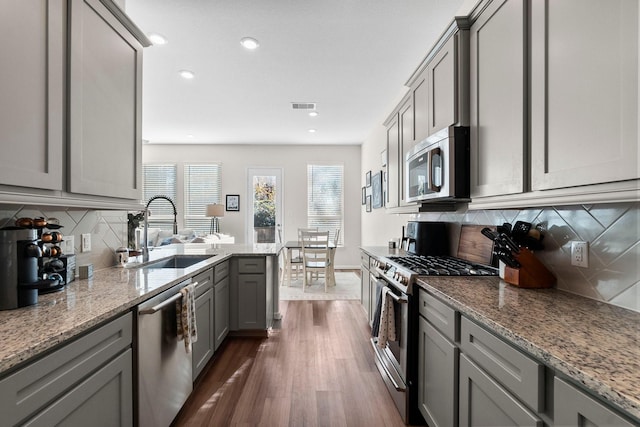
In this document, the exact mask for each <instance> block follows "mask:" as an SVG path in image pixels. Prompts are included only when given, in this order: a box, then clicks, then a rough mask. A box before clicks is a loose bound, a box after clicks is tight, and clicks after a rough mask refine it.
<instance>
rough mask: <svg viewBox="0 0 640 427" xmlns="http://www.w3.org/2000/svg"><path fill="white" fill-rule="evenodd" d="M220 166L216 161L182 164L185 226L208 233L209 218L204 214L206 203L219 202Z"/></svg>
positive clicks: (220, 197)
mask: <svg viewBox="0 0 640 427" xmlns="http://www.w3.org/2000/svg"><path fill="white" fill-rule="evenodd" d="M220 175H221V166H220V164H217V163H208V164H185V165H184V224H185V228H187V229H191V230H194V231H196V232H200V233H208V232H209V229H210V226H211V218H208V217H206V216H205V212H206V208H207V205H209V204H212V203H221V199H222V195H221V192H222V189H221V187H222V186H221V179H220V178H221V177H220Z"/></svg>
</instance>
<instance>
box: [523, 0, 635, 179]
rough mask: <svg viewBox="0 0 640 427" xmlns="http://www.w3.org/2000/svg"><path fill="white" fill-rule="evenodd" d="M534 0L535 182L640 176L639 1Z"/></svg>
mask: <svg viewBox="0 0 640 427" xmlns="http://www.w3.org/2000/svg"><path fill="white" fill-rule="evenodd" d="M531 8H532V15H531V29H532V36H531V49H532V52H531V53H532V57H531V58H532V61H531V68H532V69H531V156H532V170H531V177H532V189H533V190H544V189H551V188H562V187H570V186H576V185H584V184H596V183H605V182H612V181H620V180H626V179H635V178H638V177H640V175H639V173H638V164H640V162H639V160H640V157H639V151H638V1H637V0H611V1H607V2H602V1H596V0H588V1H585V0H566V1H551V2H544V1H534V2H532V3H531Z"/></svg>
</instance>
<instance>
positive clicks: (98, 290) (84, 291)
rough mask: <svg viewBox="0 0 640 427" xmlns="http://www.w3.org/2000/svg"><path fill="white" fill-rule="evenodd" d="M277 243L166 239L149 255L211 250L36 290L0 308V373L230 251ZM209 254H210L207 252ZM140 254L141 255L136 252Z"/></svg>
mask: <svg viewBox="0 0 640 427" xmlns="http://www.w3.org/2000/svg"><path fill="white" fill-rule="evenodd" d="M279 249H280V248H279V245H274V244H257V245H253V246H251V245H210V244H187V245H170V246H167V247H163V248H162V249H156V250H153V251H151V253H150V260H151V261H153V260H158V259H162V258H165V257H169V256H172V255H212V258H210V259H207V260H206V261H202V262H199V263H197V264H194V265H193V266H191V267H188V268H180V269H152V270H143V269H137V268H136V267H138V266H140V265H141V263H139V262H136V261H135V259H134V260H132V262H131V263H130V264H129V265H128V266H127V267H126V268H118V267H112V268H106V269H102V270H97V271H95V272H94V274H93V277H91V278H90V279H84V280H79V279H76V280H74V281H73V282H71V283H70V284H69V285H67V286H66V287H65V288H63V290H62V291H59V292H53V293H50V294H45V295H39V296H38V303H37V304H36V305H33V306H29V307H23V308H19V309H16V310H3V311H0V375H2V374H3V373H4V372H5V371H8V370H11V369H12V368H14V367H17V366H18V365H20V364H21V363H22V362H24V361H26V360H29V359H31V358H32V357H34V356H37V355H40V354H43V353H45V352H47V350H49V349H52V348H53V347H56V346H57V345H58V344H61V343H63V342H64V341H66V340H68V339H70V338H73V337H74V336H76V335H78V334H81V333H82V332H84V331H87V330H88V329H90V328H92V327H93V326H96V325H98V324H100V323H102V322H104V321H106V320H108V319H111V318H113V317H114V316H117V315H119V314H120V313H124V312H126V311H128V310H131V309H132V308H133V307H134V306H136V305H137V304H139V303H141V302H142V301H145V300H147V299H149V298H150V297H152V296H154V295H157V294H159V293H160V292H162V291H164V290H165V289H168V288H170V287H171V286H172V285H175V284H177V283H179V282H180V281H182V280H183V279H184V278H185V276H193V275H194V274H198V273H200V272H202V271H205V270H206V269H207V268H211V267H212V266H213V265H215V264H217V263H219V262H222V261H224V260H226V259H229V258H230V257H231V256H270V255H276V254H277V253H278V250H279ZM213 255H215V256H213ZM139 258H141V257H139Z"/></svg>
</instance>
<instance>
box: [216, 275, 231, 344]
mask: <svg viewBox="0 0 640 427" xmlns="http://www.w3.org/2000/svg"><path fill="white" fill-rule="evenodd" d="M214 289H215V297H214V302H215V322H214V329H215V349H216V350H217V349H218V347H220V344H222V342H223V341H224V339H225V338H226V336H227V334H228V333H229V277H225V278H224V279H222V280H221V281H219V282H218V283H216V284H215V286H214Z"/></svg>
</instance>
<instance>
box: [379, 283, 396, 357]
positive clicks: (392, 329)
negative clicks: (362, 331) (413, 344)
mask: <svg viewBox="0 0 640 427" xmlns="http://www.w3.org/2000/svg"><path fill="white" fill-rule="evenodd" d="M395 340H396V315H395V311H394V309H393V299H392V298H391V296H390V295H389V288H387V287H385V288H383V289H382V305H381V310H380V326H379V330H378V347H383V348H384V347H385V346H386V345H387V341H395Z"/></svg>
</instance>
